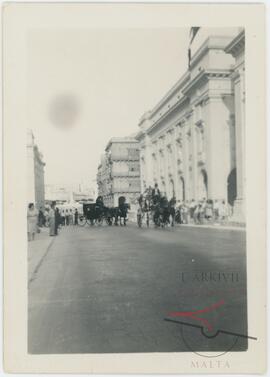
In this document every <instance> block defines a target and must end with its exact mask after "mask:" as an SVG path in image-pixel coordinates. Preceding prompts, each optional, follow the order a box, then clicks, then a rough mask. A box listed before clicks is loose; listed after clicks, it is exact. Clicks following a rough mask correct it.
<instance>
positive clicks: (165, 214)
mask: <svg viewBox="0 0 270 377" xmlns="http://www.w3.org/2000/svg"><path fill="white" fill-rule="evenodd" d="M150 218H152V221H153V223H154V225H155V227H162V228H164V227H165V226H166V225H169V224H170V225H171V226H174V221H175V201H174V200H173V199H172V200H170V202H168V200H167V198H166V197H158V198H155V200H153V199H152V198H151V199H149V198H144V197H143V196H142V195H141V196H140V200H139V208H138V212H137V224H138V226H139V227H142V224H143V220H144V219H145V222H146V225H147V227H149V224H150Z"/></svg>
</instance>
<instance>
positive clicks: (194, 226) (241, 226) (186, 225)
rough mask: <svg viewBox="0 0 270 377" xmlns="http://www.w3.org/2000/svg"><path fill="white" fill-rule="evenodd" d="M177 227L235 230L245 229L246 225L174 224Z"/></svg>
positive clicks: (243, 230)
mask: <svg viewBox="0 0 270 377" xmlns="http://www.w3.org/2000/svg"><path fill="white" fill-rule="evenodd" d="M176 226H178V227H185V228H188V227H192V228H204V229H216V230H235V231H242V232H245V231H246V227H245V226H243V225H240V224H235V223H227V224H219V223H214V224H192V223H190V224H176Z"/></svg>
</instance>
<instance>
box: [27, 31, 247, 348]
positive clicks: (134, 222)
mask: <svg viewBox="0 0 270 377" xmlns="http://www.w3.org/2000/svg"><path fill="white" fill-rule="evenodd" d="M27 42H28V47H29V70H30V72H31V76H29V77H30V81H29V93H28V95H29V101H28V104H29V125H31V128H29V130H28V134H27V164H28V169H29V170H28V176H27V179H28V182H27V183H28V188H29V191H28V195H29V196H28V201H27V205H28V209H27V226H28V237H29V243H28V273H29V276H28V284H29V285H28V299H29V304H28V305H29V306H28V308H29V312H28V351H29V352H30V353H34V354H35V353H37V354H39V353H41V354H42V353H61V354H62V353H92V352H96V353H103V352H109V353H113V352H121V353H123V352H128V353H130V352H177V351H181V352H185V351H190V349H191V350H192V351H196V352H199V351H218V352H226V351H228V350H231V351H240V350H241V351H243V350H246V349H247V347H248V341H247V336H248V327H247V297H246V252H245V250H246V247H245V171H244V159H245V150H244V143H243V138H244V134H245V30H244V29H243V28H241V27H238V28H216V29H215V28H204V27H191V28H179V29H167V30H135V29H134V30H132V29H131V30H128V29H127V30H124V31H123V30H105V29H104V30H103V29H102V30H99V31H82V32H69V31H55V32H52V31H39V30H36V31H34V30H33V31H32V32H31V33H30V34H29V37H28V41H27ZM157 59H159V60H161V59H162V62H161V61H159V64H158V65H156V64H155V62H156V60H157ZM40 72H42V75H41V74H40ZM33 104H35V106H33ZM187 312H189V313H190V312H193V313H194V314H192V315H191V316H185V315H184V313H187ZM199 313H205V314H199ZM182 322H187V324H190V325H191V326H187V328H184V327H183V326H184V325H182V324H181V323H182ZM200 328H201V329H202V330H203V333H202V332H201V331H200ZM182 330H183V331H184V332H183V333H182ZM220 330H225V331H226V332H229V333H232V334H219V335H218V336H216V337H214V338H212V336H213V335H216V334H217V331H220ZM204 332H206V335H210V336H211V337H209V338H208V337H207V336H205V335H204ZM238 335H240V336H239V337H238Z"/></svg>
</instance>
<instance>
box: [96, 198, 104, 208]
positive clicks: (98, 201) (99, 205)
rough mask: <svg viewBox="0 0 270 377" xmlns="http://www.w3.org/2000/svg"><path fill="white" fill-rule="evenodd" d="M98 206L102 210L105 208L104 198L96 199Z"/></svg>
mask: <svg viewBox="0 0 270 377" xmlns="http://www.w3.org/2000/svg"><path fill="white" fill-rule="evenodd" d="M96 206H97V207H100V208H103V207H104V204H103V198H102V196H101V195H100V196H98V197H97V199H96Z"/></svg>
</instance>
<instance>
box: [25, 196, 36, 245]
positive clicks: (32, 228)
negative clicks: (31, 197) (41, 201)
mask: <svg viewBox="0 0 270 377" xmlns="http://www.w3.org/2000/svg"><path fill="white" fill-rule="evenodd" d="M37 223H38V213H37V210H36V209H35V206H34V204H33V203H30V204H29V205H28V211H27V233H28V241H34V239H35V234H36V231H37Z"/></svg>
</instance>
